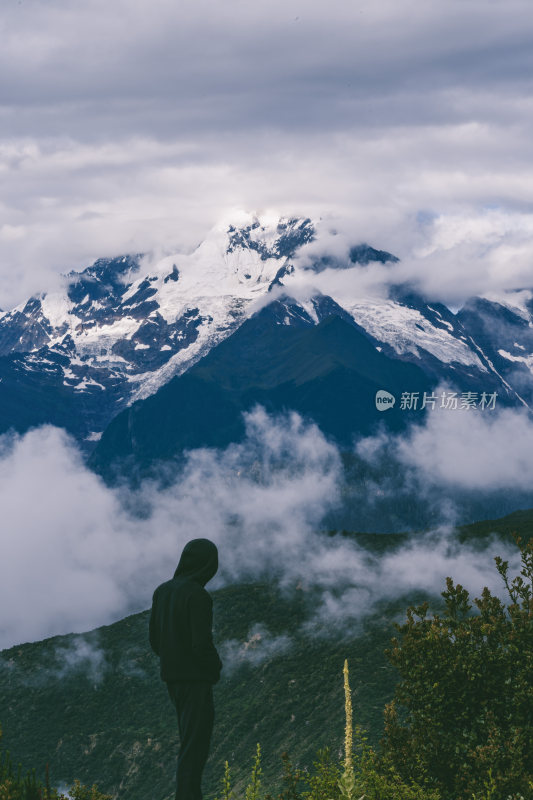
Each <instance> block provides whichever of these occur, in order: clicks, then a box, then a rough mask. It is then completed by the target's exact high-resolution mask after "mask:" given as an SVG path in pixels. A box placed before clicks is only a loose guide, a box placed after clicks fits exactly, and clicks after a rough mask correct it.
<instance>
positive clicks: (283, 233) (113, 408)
mask: <svg viewBox="0 0 533 800" xmlns="http://www.w3.org/2000/svg"><path fill="white" fill-rule="evenodd" d="M315 233H316V227H315V224H314V223H313V222H312V221H311V220H310V219H303V218H296V217H295V218H281V219H266V218H261V217H255V216H253V215H248V216H245V217H242V218H240V219H239V220H238V222H237V221H236V222H235V223H234V224H225V225H220V226H218V227H216V228H215V229H214V230H213V231H211V233H210V234H209V235H208V236H207V237H206V239H205V241H203V242H202V243H201V244H200V246H199V247H198V248H197V249H196V250H194V252H192V253H190V254H174V255H170V256H166V257H165V258H161V259H159V260H155V259H150V258H149V257H143V256H140V255H135V256H121V257H118V258H113V259H100V260H99V261H97V262H96V263H95V264H93V265H92V266H90V267H88V268H87V269H85V270H83V271H82V272H71V273H69V274H68V275H66V276H65V279H64V288H63V290H62V291H60V292H53V293H43V294H41V295H38V296H35V297H32V298H30V299H29V300H28V301H27V302H26V303H24V304H21V305H20V306H17V307H16V308H14V309H12V310H9V311H1V312H0V431H3V430H7V429H8V428H10V427H14V428H15V429H17V430H25V429H27V428H28V427H31V425H35V424H40V423H42V422H52V423H54V424H59V425H62V426H64V427H66V428H67V429H68V430H70V431H71V432H73V433H74V434H75V435H76V436H77V437H78V439H79V440H80V441H84V442H85V446H86V447H87V449H89V448H90V447H92V445H91V444H90V443H91V442H93V441H96V440H97V439H98V438H99V436H100V434H101V432H102V431H103V430H104V428H105V427H106V426H107V424H108V423H109V422H110V420H111V419H112V418H113V417H114V416H115V415H116V414H117V413H118V412H120V411H121V410H122V409H123V408H125V407H126V406H128V405H129V404H131V403H132V402H133V401H135V400H138V399H142V398H146V397H148V396H150V395H152V394H154V393H155V392H156V391H157V390H158V389H159V388H160V387H161V386H163V385H165V384H166V383H168V381H169V380H170V379H172V378H173V377H174V376H177V375H180V374H183V373H184V372H186V371H188V370H189V369H190V368H191V366H192V365H194V364H195V363H197V362H198V361H199V360H200V359H201V358H202V357H203V356H204V355H206V354H207V353H209V352H210V351H211V350H212V349H213V348H215V347H217V346H218V345H219V344H220V343H221V342H222V341H224V340H225V339H227V338H228V337H229V336H231V335H232V334H233V333H234V332H235V331H236V330H237V329H238V328H239V327H240V326H241V325H242V324H243V322H245V320H247V319H249V318H250V317H251V316H252V315H253V314H254V313H256V311H257V309H258V307H259V306H261V305H263V306H264V305H265V304H267V303H268V301H269V293H272V292H273V290H276V292H274V293H273V294H272V295H271V296H272V298H273V299H274V297H275V298H276V302H277V304H278V305H277V312H276V313H277V315H278V317H277V323H276V324H280V325H288V326H291V325H294V324H296V323H297V321H298V320H300V321H302V320H304V321H305V322H306V324H309V325H316V324H318V323H320V322H321V321H322V320H324V319H325V318H326V317H327V316H329V315H331V314H332V313H334V314H337V315H339V316H341V317H344V318H345V319H346V320H349V321H350V323H351V324H353V325H355V326H356V327H357V328H358V330H360V331H362V332H363V333H364V335H365V337H366V338H367V339H368V341H370V342H371V343H372V344H373V346H374V347H375V348H376V349H377V350H378V351H379V352H383V354H385V355H387V356H389V357H391V358H395V359H398V360H400V361H404V362H405V361H410V362H412V363H415V364H417V365H418V366H420V367H421V368H422V369H423V371H424V372H425V373H426V374H427V375H428V376H431V377H432V379H439V378H447V379H449V380H450V381H452V382H455V383H456V384H457V385H459V386H463V387H464V386H466V385H473V384H476V385H477V386H478V387H479V388H480V390H484V391H498V392H499V394H500V395H501V397H502V398H504V399H505V401H506V402H509V403H511V404H514V403H518V404H528V403H531V401H532V389H531V366H532V363H533V336H532V333H531V331H532V329H533V323H532V318H533V315H532V310H533V309H532V307H531V305H528V300H527V298H526V297H525V295H523V296H522V299H521V303H522V305H521V306H520V308H518V306H516V304H515V305H513V302H512V301H511V300H509V298H502V299H500V300H499V301H495V300H492V301H489V300H482V299H479V298H476V299H474V300H473V301H472V302H471V303H470V304H467V306H465V309H463V311H462V312H460V313H459V314H453V313H452V312H451V311H450V310H449V309H448V308H446V307H445V306H443V305H441V304H437V303H427V302H426V301H425V300H424V299H423V298H422V297H420V296H419V295H418V294H416V293H415V292H414V291H412V290H411V289H410V287H408V286H403V285H401V284H398V283H395V282H394V279H393V270H394V262H395V261H397V259H396V258H395V256H393V255H391V254H389V253H386V252H385V251H380V250H375V249H374V248H372V247H370V246H369V245H367V244H361V245H359V246H357V247H353V248H352V249H351V251H350V252H349V256H348V257H347V258H346V259H345V260H344V261H342V260H339V259H338V258H336V259H329V258H327V257H320V258H315V259H314V260H313V259H311V260H310V259H309V258H307V259H305V260H302V259H299V258H298V256H299V254H300V253H301V252H302V248H304V247H305V245H307V244H309V243H310V242H312V241H313V239H314V237H315ZM372 261H380V262H382V263H388V265H389V268H390V270H391V290H390V294H389V297H388V298H384V297H381V296H380V297H369V296H359V294H358V291H357V289H354V292H353V296H350V292H349V291H348V292H347V290H346V286H345V287H344V289H343V292H342V295H338V296H337V294H336V290H335V289H333V288H332V291H331V292H328V293H327V294H326V293H324V291H323V290H322V292H319V291H316V292H314V293H313V292H310V293H309V295H308V297H307V298H306V299H301V293H300V294H299V295H298V296H299V298H300V299H298V300H295V299H294V298H293V297H291V296H290V292H291V281H292V280H294V279H295V278H297V277H300V278H301V277H302V275H303V274H304V271H305V272H306V279H307V278H308V279H309V280H310V282H311V283H312V280H311V277H312V273H313V272H315V273H323V272H324V270H327V269H333V270H335V269H339V268H342V269H347V268H354V266H356V265H357V266H356V268H359V269H364V268H365V265H366V264H368V263H370V262H372ZM321 277H323V275H321ZM321 285H322V287H323V284H321ZM280 287H281V288H280ZM283 288H284V289H285V295H283V294H282V291H283ZM530 299H531V297H529V300H530ZM487 304H489V306H490V314H489V316H487V307H488V306H487ZM280 308H282V309H284V311H283V313H281V312H280V310H279V309H280ZM513 309H514V310H513ZM487 319H488V322H487ZM495 319H498V322H499V323H501V325H498V327H496V326H495ZM487 326H488V329H490V330H489V331H488V329H487ZM504 328H505V334H503V333H501V337H502V338H501V341H500V340H499V336H500V332H501V331H503V329H504ZM490 331H492V333H490ZM511 340H512V341H511Z"/></svg>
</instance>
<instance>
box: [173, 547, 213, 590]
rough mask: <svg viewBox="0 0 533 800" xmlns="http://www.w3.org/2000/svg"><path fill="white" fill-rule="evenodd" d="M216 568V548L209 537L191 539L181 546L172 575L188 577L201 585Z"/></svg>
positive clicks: (208, 579)
mask: <svg viewBox="0 0 533 800" xmlns="http://www.w3.org/2000/svg"><path fill="white" fill-rule="evenodd" d="M217 569H218V549H217V546H216V544H214V542H212V541H210V540H209V539H191V541H190V542H187V544H186V545H185V547H184V548H183V552H182V554H181V558H180V562H179V564H178V566H177V568H176V571H175V573H174V577H175V578H178V577H188V578H192V579H193V580H195V581H197V583H200V584H201V585H202V586H205V584H206V583H207V582H208V581H210V580H211V578H212V577H213V575H215V574H216V571H217Z"/></svg>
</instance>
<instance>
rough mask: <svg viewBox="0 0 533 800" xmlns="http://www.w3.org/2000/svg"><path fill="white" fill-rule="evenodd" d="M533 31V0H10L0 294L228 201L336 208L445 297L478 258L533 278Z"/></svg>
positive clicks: (42, 282)
mask: <svg viewBox="0 0 533 800" xmlns="http://www.w3.org/2000/svg"><path fill="white" fill-rule="evenodd" d="M532 28H533V10H532V8H531V3H530V2H529V1H528V0H508V1H507V2H506V3H502V2H501V1H500V0H466V2H465V0H432V1H431V2H427V0H361V1H360V2H346V0H328V2H317V0H305V2H303V0H283V2H281V0H269V2H268V3H266V2H265V3H257V2H255V3H254V2H249V0H226V2H225V3H217V2H215V0H181V1H180V2H178V1H177V0H114V1H113V3H108V2H105V0H84V2H83V3H79V2H74V0H46V2H44V0H4V2H3V3H2V7H1V10H0V32H1V37H2V48H1V51H0V83H1V86H2V90H1V104H0V175H1V183H0V185H1V195H0V307H3V308H9V307H12V306H13V305H14V304H16V303H18V302H21V301H22V300H24V299H26V298H27V296H28V295H29V294H31V293H32V292H34V291H37V290H41V289H44V288H51V287H52V286H53V285H54V281H55V280H57V276H58V274H59V273H60V272H61V271H65V270H68V269H71V268H81V267H83V266H86V265H87V264H88V263H90V262H91V261H92V260H93V259H95V258H96V257H99V256H103V255H113V254H117V253H121V252H125V251H126V252H131V251H135V252H138V251H143V252H144V251H148V250H151V249H153V248H158V249H163V250H164V249H165V248H166V249H168V248H179V249H182V248H190V247H193V246H194V245H195V244H196V243H197V242H198V241H200V240H201V238H202V237H203V236H204V235H205V233H206V232H207V230H208V229H209V228H210V227H211V226H212V225H213V224H215V223H216V222H217V220H218V219H219V218H220V217H221V215H225V214H226V213H227V212H228V211H229V210H231V209H233V208H244V209H246V210H255V209H256V210H258V211H261V210H264V209H274V210H278V211H279V212H280V213H304V214H310V215H312V216H314V217H319V216H321V217H323V218H330V217H331V218H335V219H342V220H344V225H345V227H346V230H348V231H349V235H350V237H352V238H353V239H354V240H368V241H370V242H371V243H372V244H374V245H375V246H377V247H384V248H387V249H391V250H392V251H393V252H395V253H397V255H399V256H400V257H401V258H402V260H403V262H404V263H407V264H409V263H410V262H411V261H413V260H414V261H417V260H418V261H420V259H422V260H423V259H429V261H428V263H427V265H426V266H425V267H424V270H423V271H425V272H427V271H428V270H430V271H431V272H432V273H437V274H439V273H442V272H449V271H450V270H451V271H452V279H451V280H450V281H448V282H447V285H446V281H445V286H444V290H445V294H446V293H447V296H449V297H451V295H453V290H452V289H451V288H450V286H453V285H454V284H456V283H457V280H456V278H457V275H464V272H465V265H468V267H469V269H470V270H471V271H472V274H473V276H474V278H473V280H472V281H471V286H469V289H472V290H473V291H475V290H478V289H479V288H480V287H482V286H483V285H485V284H486V280H487V278H488V279H489V281H490V282H492V283H493V284H494V285H495V287H496V288H497V287H498V286H500V285H505V286H507V287H508V288H509V287H510V286H513V285H516V286H520V285H526V284H527V277H528V275H529V276H530V275H531V268H530V263H531V256H532V255H533V252H532V251H533V248H532V246H531V241H532V235H531V234H532V231H533V214H532V193H531V186H532V185H533V180H532V179H533V174H532V173H533V166H532V165H533V159H532V158H531V148H532V145H531V142H532V137H531V129H530V121H531V114H532V108H533V101H532V99H531V98H532V97H533V93H532V91H531V83H532V61H533V46H532V38H533V30H532ZM421 270H422V268H419V271H421ZM454 270H455V272H454ZM433 283H434V284H435V281H434V282H433ZM437 283H438V281H437ZM439 286H440V284H439ZM433 288H435V286H434V287H433ZM452 299H453V298H452ZM455 299H456V300H459V299H460V298H455Z"/></svg>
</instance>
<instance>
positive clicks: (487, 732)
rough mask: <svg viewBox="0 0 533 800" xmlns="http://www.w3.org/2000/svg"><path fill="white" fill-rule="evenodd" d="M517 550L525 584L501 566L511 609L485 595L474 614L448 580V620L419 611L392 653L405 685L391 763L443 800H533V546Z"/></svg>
mask: <svg viewBox="0 0 533 800" xmlns="http://www.w3.org/2000/svg"><path fill="white" fill-rule="evenodd" d="M515 541H516V543H517V545H518V547H519V548H520V555H521V571H520V574H519V575H517V576H516V577H514V578H513V579H512V580H511V579H510V578H509V564H508V562H507V561H503V560H502V559H501V558H496V559H495V561H496V567H497V570H498V572H499V574H500V576H501V578H502V581H503V584H504V586H505V589H506V592H507V594H508V598H509V600H508V602H507V603H505V602H502V601H501V600H500V599H499V598H498V597H496V596H494V595H493V594H491V592H490V591H489V589H488V588H485V589H484V590H483V592H482V595H481V597H480V598H475V599H474V600H473V604H472V603H471V602H470V598H469V594H468V592H467V590H466V589H464V588H463V587H462V586H461V585H460V584H454V583H453V581H452V579H451V578H447V580H446V590H445V591H444V592H442V597H443V598H444V610H443V611H442V613H435V614H433V615H431V614H430V613H429V605H428V603H427V602H425V603H423V604H422V605H420V606H417V607H410V608H409V609H408V610H407V621H406V622H405V623H404V624H403V625H396V628H397V630H398V631H399V633H400V635H401V636H400V638H395V639H393V642H392V647H391V649H390V650H388V651H387V655H388V657H389V659H390V661H391V662H392V663H393V664H394V665H395V666H396V668H397V669H398V670H399V673H400V676H401V680H400V682H399V683H398V684H397V687H396V691H395V696H394V699H393V701H392V702H391V703H390V704H388V706H387V707H386V709H385V736H384V739H383V741H382V744H383V748H384V752H385V755H386V757H387V758H388V760H389V762H390V763H391V764H392V765H393V767H394V768H395V769H396V770H397V772H398V774H400V775H401V776H402V778H403V779H404V780H409V779H411V780H421V779H422V780H427V779H429V780H430V782H431V783H432V784H433V785H434V786H435V787H436V788H438V789H439V791H440V792H441V795H442V797H443V799H444V800H477V799H478V798H479V800H481V799H483V800H485V798H490V800H507V798H509V797H512V796H517V797H520V796H523V797H524V798H528V800H529V798H532V797H533V681H532V676H533V539H530V541H529V543H527V544H522V541H521V540H520V539H519V538H518V537H515Z"/></svg>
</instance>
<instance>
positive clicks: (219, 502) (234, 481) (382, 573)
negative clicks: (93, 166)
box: [0, 408, 533, 652]
mask: <svg viewBox="0 0 533 800" xmlns="http://www.w3.org/2000/svg"><path fill="white" fill-rule="evenodd" d="M465 413H468V412H465ZM460 414H461V412H459V411H456V412H450V413H449V414H448V416H447V417H445V416H443V417H442V419H437V417H436V416H435V417H434V418H431V417H430V420H432V421H430V422H429V423H428V424H427V426H426V427H425V428H420V429H418V430H413V431H412V432H411V433H410V434H408V435H405V436H404V437H398V438H395V439H391V440H390V441H388V442H386V441H384V440H383V439H379V438H378V439H376V440H370V439H366V440H363V441H362V442H360V444H359V450H360V455H361V457H362V458H363V459H364V460H365V461H366V463H368V465H369V467H372V465H375V463H376V460H379V458H380V457H381V456H380V451H381V450H383V448H385V449H386V448H388V452H389V455H391V456H392V457H394V459H396V461H395V466H394V471H397V468H400V469H401V468H405V470H406V471H407V472H406V474H407V475H408V477H409V481H411V483H412V487H411V488H413V487H414V489H415V490H416V491H417V492H419V493H420V495H422V494H423V491H424V489H425V490H426V491H427V492H428V493H429V495H428V496H429V497H430V499H431V497H432V495H431V491H433V488H434V486H433V485H434V484H435V485H437V484H439V485H441V486H443V487H444V496H445V497H447V496H448V492H449V490H450V489H451V488H453V486H454V485H455V483H456V481H457V469H459V470H462V473H461V481H462V482H465V483H466V484H467V485H468V480H469V476H470V481H471V484H470V486H471V488H472V490H479V489H480V487H482V488H483V491H485V494H484V495H482V496H485V497H486V496H487V495H490V494H493V493H494V492H495V491H496V490H501V491H507V492H509V491H510V490H512V489H513V488H514V487H515V485H516V483H517V481H519V480H520V481H523V482H524V485H526V483H527V482H528V481H529V485H531V479H532V478H533V455H532V454H533V448H532V447H529V448H528V447H527V442H528V441H530V440H531V437H532V435H533V426H532V423H531V422H530V421H529V420H528V419H527V417H526V416H524V415H523V414H522V413H521V412H519V411H512V412H511V411H505V412H502V413H501V414H500V425H501V427H498V426H496V425H495V424H494V422H492V421H491V422H488V421H485V418H483V421H478V424H477V425H474V424H473V423H472V420H470V419H469V420H467V419H466V418H465V420H464V421H463V419H462V418H460ZM480 420H481V418H480ZM0 446H1V447H0V507H1V508H2V552H3V558H2V559H1V561H0V608H1V609H2V613H1V615H0V646H3V647H7V646H9V645H11V644H14V643H18V642H22V641H27V640H35V639H38V638H42V637H45V636H47V635H52V634H58V633H65V632H70V631H84V630H89V629H91V628H94V627H96V626H98V625H102V624H105V623H109V622H111V621H113V620H115V619H118V618H120V617H121V616H124V615H126V614H127V613H130V612H134V611H139V610H142V609H143V608H146V607H147V606H149V604H150V600H151V594H152V591H153V589H154V588H155V586H156V585H157V584H158V583H160V582H161V581H163V580H165V579H167V578H168V577H170V576H171V575H172V573H173V571H174V569H175V566H176V563H177V561H178V559H179V555H180V553H181V549H182V547H183V546H184V544H185V543H186V542H187V541H188V540H189V539H191V538H195V537H198V536H206V537H208V538H211V539H212V540H213V541H215V542H216V543H217V545H218V547H219V551H220V570H219V573H218V574H217V576H215V579H214V580H213V581H212V582H211V583H210V584H209V588H210V589H216V588H219V587H221V586H224V585H227V584H230V583H234V582H239V581H249V580H272V581H278V582H279V584H280V586H281V588H282V589H285V590H287V591H293V590H294V588H295V587H296V585H297V584H301V585H302V586H304V587H306V588H307V589H308V590H312V591H316V592H317V593H318V594H317V603H316V608H315V612H314V614H313V618H312V619H311V620H310V623H309V624H310V626H311V628H312V630H314V631H315V633H320V631H326V630H331V629H332V628H335V627H336V626H338V625H341V627H344V626H348V628H350V626H352V627H353V625H356V624H357V622H358V620H360V619H361V618H362V617H363V616H364V615H365V614H367V613H369V611H370V610H371V609H372V608H373V607H374V606H375V604H376V603H377V602H379V601H380V600H381V599H392V598H394V597H397V596H400V595H405V594H409V593H410V592H412V591H413V590H415V589H420V590H422V591H425V592H435V593H437V594H438V593H439V592H440V591H441V589H442V588H443V585H444V578H445V577H446V576H447V575H452V576H453V577H454V579H456V580H459V581H461V582H462V583H464V585H466V586H467V587H468V588H470V589H471V590H472V591H473V592H475V593H479V592H480V591H481V589H482V588H483V586H484V585H489V586H490V587H491V588H493V589H495V590H498V591H500V589H501V587H500V586H499V577H498V576H497V574H496V571H495V568H494V564H493V556H494V555H496V554H501V555H507V556H509V557H510V559H511V562H512V566H513V568H515V567H516V555H513V553H512V549H510V548H509V546H508V545H503V544H502V543H501V542H496V541H489V542H488V543H487V544H486V545H483V546H482V547H480V548H478V549H473V548H470V549H469V548H467V547H463V548H461V549H460V548H458V545H457V542H456V540H455V537H454V535H453V525H452V524H451V523H450V520H452V519H453V521H461V520H456V519H454V515H456V514H457V509H455V508H454V507H453V503H452V505H451V507H446V504H445V503H443V508H442V509H441V513H440V518H441V525H440V526H438V525H437V526H435V528H436V531H434V532H432V533H430V534H426V535H421V534H418V535H414V536H413V537H412V539H411V540H410V541H409V542H408V543H407V544H406V545H405V546H403V547H402V548H401V549H399V550H398V551H395V552H392V553H390V554H389V555H387V556H384V557H383V558H380V559H377V558H375V557H373V556H371V555H369V554H368V553H367V552H365V551H363V550H362V549H361V548H360V547H358V546H357V544H356V543H355V542H354V541H353V540H351V539H350V538H348V537H345V536H342V535H341V534H336V535H335V536H327V535H325V533H324V532H321V531H322V530H323V528H324V524H325V523H324V519H325V517H327V515H328V513H330V512H332V511H335V510H336V509H338V508H339V507H340V506H341V505H342V502H344V499H345V498H344V495H345V492H346V489H347V487H346V485H345V477H344V474H343V467H342V462H341V458H340V455H339V453H338V451H337V449H336V448H335V447H334V446H333V445H332V444H331V443H330V442H328V441H327V440H326V439H325V438H324V436H323V435H322V434H321V433H320V431H319V430H318V428H316V427H315V426H313V425H307V424H304V423H303V422H302V420H301V418H300V417H299V416H298V415H297V414H291V415H288V416H281V417H277V418H270V417H269V416H268V415H267V414H266V413H265V412H264V411H263V410H262V409H260V408H258V409H256V411H255V412H253V413H250V414H249V415H247V438H246V440H245V441H244V442H243V443H241V444H238V445H232V446H230V447H228V448H227V449H226V450H223V451H216V450H197V451H192V452H191V453H190V455H189V458H188V461H187V463H186V465H185V467H184V468H183V470H182V471H181V472H180V474H179V475H178V476H177V479H176V482H175V483H174V484H172V485H171V486H169V487H168V488H165V489H157V488H156V487H155V485H154V484H151V483H145V484H144V485H143V486H142V487H141V489H140V490H139V492H137V494H136V496H135V498H133V499H132V498H131V497H127V496H124V495H122V494H121V492H120V491H117V490H110V489H108V488H107V487H106V486H105V485H104V484H103V483H102V482H101V481H100V479H99V478H97V477H96V476H95V475H94V474H92V473H91V472H89V471H88V470H87V469H86V467H85V465H84V463H83V461H82V458H81V456H80V454H79V452H78V450H77V448H76V446H75V444H74V442H73V440H72V439H70V438H69V437H68V436H67V435H66V434H65V433H64V432H63V431H61V430H59V429H56V428H53V427H51V426H46V427H42V428H39V429H34V430H32V431H30V432H28V433H27V434H25V435H24V436H15V437H13V436H7V435H4V436H3V437H1V438H0ZM465 448H466V449H465ZM469 448H471V449H469ZM431 451H433V454H434V460H433V461H431V459H430V458H429V456H428V453H431ZM465 453H468V454H469V455H468V458H469V462H468V463H460V464H459V463H458V462H460V461H463V462H464V461H465V460H466V456H465ZM495 453H499V454H500V467H497V466H495V465H494V455H495ZM483 476H484V478H483ZM484 480H485V481H486V485H485V484H484V483H483V481H484ZM122 491H123V490H122ZM378 491H381V492H382V497H383V496H384V495H386V494H387V493H389V495H390V497H389V499H391V498H392V499H394V497H395V494H394V492H395V491H396V487H394V486H389V485H387V481H386V480H384V482H383V483H380V482H379V480H378V479H377V478H375V483H374V484H369V485H368V486H366V487H365V488H364V492H365V493H368V492H369V493H370V495H373V496H368V497H366V502H367V503H370V504H372V502H377V492H378ZM30 498H31V500H30ZM360 499H361V501H365V497H363V495H360ZM134 507H135V508H137V509H139V508H142V509H143V512H144V513H143V514H142V515H137V516H135V515H133V514H132V513H131V509H132V508H134ZM128 509H130V510H128ZM442 520H444V522H442ZM343 609H344V611H343ZM252 623H253V621H252V620H251V624H252ZM252 633H253V631H252ZM267 638H268V637H267ZM278 644H279V643H278ZM250 652H251V651H250Z"/></svg>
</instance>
